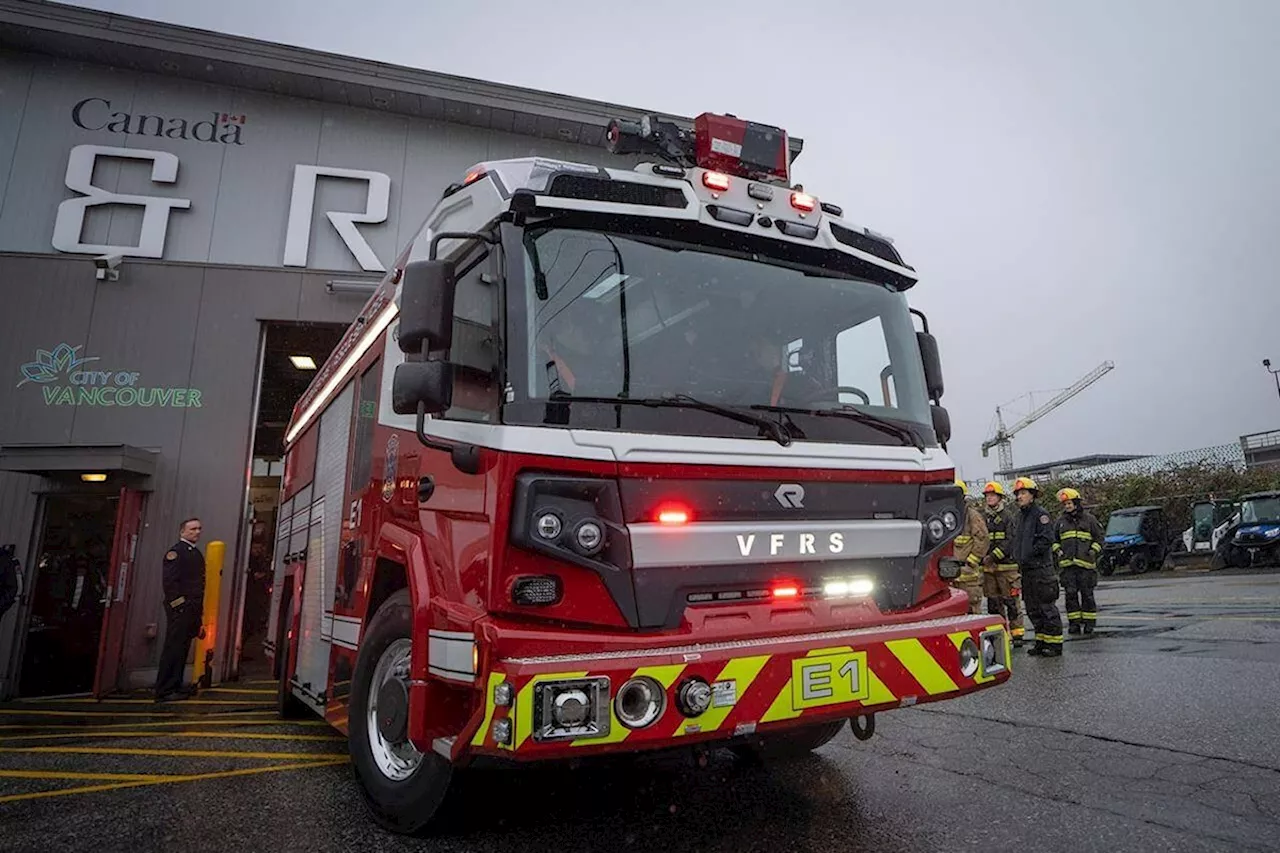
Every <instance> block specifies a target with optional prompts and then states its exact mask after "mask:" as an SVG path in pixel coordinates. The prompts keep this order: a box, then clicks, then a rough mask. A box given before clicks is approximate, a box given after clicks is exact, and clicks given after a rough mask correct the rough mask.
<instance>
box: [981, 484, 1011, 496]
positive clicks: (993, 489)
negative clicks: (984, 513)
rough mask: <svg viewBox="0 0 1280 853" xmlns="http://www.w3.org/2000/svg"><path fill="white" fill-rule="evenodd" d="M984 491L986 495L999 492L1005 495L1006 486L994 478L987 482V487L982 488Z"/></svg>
mask: <svg viewBox="0 0 1280 853" xmlns="http://www.w3.org/2000/svg"><path fill="white" fill-rule="evenodd" d="M982 493H983V494H984V495H990V494H997V495H999V496H1000V497H1004V496H1005V494H1004V486H1002V485H1000V484H999V483H997V482H996V481H995V480H992V481H991V482H990V483H987V485H986V488H984V489H983V490H982Z"/></svg>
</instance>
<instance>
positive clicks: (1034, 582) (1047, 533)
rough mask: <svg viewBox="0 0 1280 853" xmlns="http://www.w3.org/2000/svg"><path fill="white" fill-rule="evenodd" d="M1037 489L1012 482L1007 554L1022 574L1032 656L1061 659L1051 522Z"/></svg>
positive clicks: (1020, 481)
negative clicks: (1014, 506)
mask: <svg viewBox="0 0 1280 853" xmlns="http://www.w3.org/2000/svg"><path fill="white" fill-rule="evenodd" d="M1039 494H1040V487H1039V486H1037V485H1036V482H1035V480H1032V479H1031V478H1030V477H1019V478H1018V479H1016V480H1014V481H1013V496H1014V499H1015V500H1017V502H1018V529H1017V532H1015V533H1014V536H1013V543H1012V544H1013V547H1012V549H1011V552H1012V554H1013V558H1014V559H1015V560H1016V561H1017V562H1018V569H1019V570H1020V571H1021V572H1022V600H1023V601H1024V602H1026V605H1027V615H1028V616H1030V617H1031V625H1032V627H1034V628H1035V629H1036V644H1035V645H1034V646H1033V647H1031V648H1030V649H1027V654H1029V655H1031V656H1032V657H1046V658H1056V657H1062V616H1061V614H1059V613H1058V574H1057V572H1056V571H1054V568H1053V557H1052V553H1053V522H1052V521H1051V520H1050V518H1049V513H1048V512H1046V511H1045V510H1044V509H1043V508H1042V507H1041V506H1040V505H1039V504H1038V503H1036V498H1037V497H1038V496H1039Z"/></svg>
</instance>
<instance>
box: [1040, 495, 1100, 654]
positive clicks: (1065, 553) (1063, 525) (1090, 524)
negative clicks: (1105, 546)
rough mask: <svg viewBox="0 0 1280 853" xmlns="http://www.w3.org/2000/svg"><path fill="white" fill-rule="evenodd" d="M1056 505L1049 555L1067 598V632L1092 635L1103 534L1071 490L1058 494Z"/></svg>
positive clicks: (1095, 622)
mask: <svg viewBox="0 0 1280 853" xmlns="http://www.w3.org/2000/svg"><path fill="white" fill-rule="evenodd" d="M1058 502H1059V503H1060V504H1062V515H1060V516H1059V517H1058V521H1057V524H1055V525H1054V543H1053V555H1054V558H1055V559H1056V560H1057V561H1058V573H1059V575H1060V576H1061V578H1062V589H1063V590H1064V592H1065V593H1066V598H1067V623H1068V625H1067V630H1068V631H1069V632H1070V633H1072V634H1080V633H1085V634H1092V633H1093V628H1094V626H1095V625H1096V624H1097V623H1098V613H1097V610H1098V605H1097V603H1096V602H1095V601H1094V598H1093V589H1094V587H1096V586H1097V585H1098V555H1099V554H1101V553H1102V543H1103V541H1104V540H1105V538H1106V534H1105V533H1104V532H1103V530H1102V525H1101V524H1099V523H1098V519H1097V518H1095V517H1094V515H1093V513H1091V512H1089V511H1088V510H1087V509H1085V508H1084V505H1083V503H1082V502H1081V500H1080V493H1079V492H1077V491H1076V490H1075V489H1062V490H1061V491H1059V492H1058Z"/></svg>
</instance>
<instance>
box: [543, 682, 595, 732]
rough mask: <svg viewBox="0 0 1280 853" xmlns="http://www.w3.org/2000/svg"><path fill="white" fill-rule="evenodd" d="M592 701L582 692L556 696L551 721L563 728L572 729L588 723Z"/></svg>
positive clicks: (577, 691) (568, 691)
mask: <svg viewBox="0 0 1280 853" xmlns="http://www.w3.org/2000/svg"><path fill="white" fill-rule="evenodd" d="M590 709H591V701H590V700H589V699H587V694H586V693H583V692H582V691H581V690H566V691H564V692H563V693H561V694H559V695H558V696H556V698H555V700H554V702H553V703H552V706H551V719H552V721H553V722H554V723H555V724H556V725H557V726H560V727H561V728H566V729H572V728H576V727H578V726H581V725H582V724H583V723H585V722H586V721H587V714H588V712H589V711H590Z"/></svg>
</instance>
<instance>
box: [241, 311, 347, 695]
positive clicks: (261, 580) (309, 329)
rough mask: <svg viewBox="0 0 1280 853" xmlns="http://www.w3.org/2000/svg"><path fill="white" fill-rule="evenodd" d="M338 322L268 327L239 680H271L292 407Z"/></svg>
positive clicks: (335, 338)
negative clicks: (268, 645) (268, 647)
mask: <svg viewBox="0 0 1280 853" xmlns="http://www.w3.org/2000/svg"><path fill="white" fill-rule="evenodd" d="M346 329H347V327H346V326H345V325H338V324H333V323H267V324H265V329H264V345H263V350H262V366H261V371H260V374H259V385H258V416H257V422H256V423H255V424H254V427H253V454H252V460H253V461H252V467H251V471H250V479H249V523H248V529H247V530H246V531H245V534H246V548H245V549H244V551H243V555H242V559H243V562H242V564H241V567H242V573H241V575H240V577H241V579H242V587H241V591H242V595H241V596H240V597H241V600H242V602H243V604H242V607H241V609H240V614H241V617H240V633H239V642H238V643H237V646H238V649H239V663H238V666H237V667H236V669H237V671H238V673H239V675H240V677H242V678H245V677H255V676H260V677H270V675H271V673H270V671H269V669H268V667H267V660H266V656H265V654H264V653H263V648H262V643H263V640H265V639H266V635H267V621H268V617H269V612H268V611H269V607H270V603H271V580H272V566H273V565H274V563H273V560H274V556H275V553H274V548H275V529H276V511H277V509H278V508H279V505H280V484H281V480H282V479H283V477H284V444H285V441H284V436H285V430H286V428H287V427H288V425H289V418H290V416H291V415H292V413H293V406H294V404H295V403H296V402H297V401H298V398H300V397H301V396H302V394H303V392H305V391H306V390H307V386H309V385H310V384H311V380H312V379H313V378H314V377H315V375H316V371H318V370H319V369H320V367H322V366H323V365H324V362H325V360H326V359H327V358H328V357H329V353H331V352H333V349H334V347H336V346H337V345H338V342H339V341H340V340H341V339H342V336H343V334H344V333H345V332H346Z"/></svg>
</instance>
